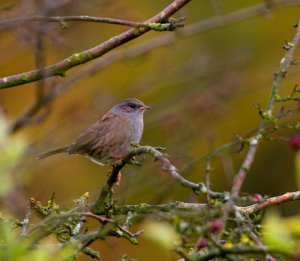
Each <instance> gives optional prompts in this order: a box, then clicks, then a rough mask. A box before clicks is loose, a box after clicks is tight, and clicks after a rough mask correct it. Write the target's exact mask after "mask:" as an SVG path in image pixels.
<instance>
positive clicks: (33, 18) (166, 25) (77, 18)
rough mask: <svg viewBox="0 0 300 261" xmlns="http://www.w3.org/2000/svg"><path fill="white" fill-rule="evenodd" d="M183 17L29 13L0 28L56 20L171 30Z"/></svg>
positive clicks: (178, 25)
mask: <svg viewBox="0 0 300 261" xmlns="http://www.w3.org/2000/svg"><path fill="white" fill-rule="evenodd" d="M183 21H184V18H183V17H180V18H179V19H178V20H177V21H176V23H175V20H171V22H163V23H159V22H157V23H154V22H153V23H151V22H135V21H128V20H122V19H114V18H108V17H96V16H88V15H71V16H41V15H30V16H22V17H17V18H12V19H8V20H4V21H1V22H0V30H3V29H5V28H9V27H11V26H16V25H19V24H22V23H24V22H58V23H61V24H62V26H66V25H65V23H66V22H93V23H106V24H115V25H125V26H130V27H142V28H148V29H150V30H155V31H172V30H174V29H175V28H177V27H181V26H183V25H184V24H183Z"/></svg>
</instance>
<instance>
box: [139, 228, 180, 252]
mask: <svg viewBox="0 0 300 261" xmlns="http://www.w3.org/2000/svg"><path fill="white" fill-rule="evenodd" d="M143 229H144V233H143V237H145V238H147V239H149V240H151V241H154V242H156V243H158V244H159V245H160V246H162V247H163V248H165V249H166V250H172V249H174V247H175V246H176V245H178V244H179V243H180V236H179V234H177V233H176V231H175V228H174V227H172V226H171V225H170V224H168V223H164V222H151V223H150V222H149V223H146V224H145V225H144V226H143Z"/></svg>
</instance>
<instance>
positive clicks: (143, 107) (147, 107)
mask: <svg viewBox="0 0 300 261" xmlns="http://www.w3.org/2000/svg"><path fill="white" fill-rule="evenodd" d="M149 109H151V107H150V106H147V105H145V104H144V105H143V106H142V107H141V110H142V111H146V110H149Z"/></svg>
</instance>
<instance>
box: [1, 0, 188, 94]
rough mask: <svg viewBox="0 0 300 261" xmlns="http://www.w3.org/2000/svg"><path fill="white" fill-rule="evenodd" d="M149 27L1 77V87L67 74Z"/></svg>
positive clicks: (181, 0)
mask: <svg viewBox="0 0 300 261" xmlns="http://www.w3.org/2000/svg"><path fill="white" fill-rule="evenodd" d="M188 2H190V0H174V1H173V2H172V3H171V4H170V5H168V6H167V7H166V8H165V9H164V10H162V11H161V12H160V13H159V14H157V15H155V16H153V17H152V18H150V19H149V20H147V21H146V22H145V23H148V24H150V23H160V22H163V21H166V20H167V19H168V18H169V17H170V16H171V15H173V14H174V13H175V12H177V11H178V10H179V9H181V8H182V7H183V6H185V5H186V4H187V3H188ZM175 23H176V22H175ZM149 30H150V29H149V28H145V27H143V28H139V29H136V28H134V29H130V30H128V31H126V32H124V33H122V34H120V35H117V36H114V37H112V38H110V39H109V40H107V41H105V42H103V43H101V44H99V45H97V46H95V47H93V48H91V49H88V50H85V51H82V52H80V53H76V54H72V55H71V56H69V57H67V58H65V59H64V60H62V61H60V62H58V63H56V64H53V65H50V66H47V67H44V68H39V69H37V70H32V71H29V72H25V73H21V74H17V75H12V76H7V77H4V78H0V89H5V88H10V87H13V86H16V85H21V84H25V83H29V82H33V81H38V80H40V79H44V78H47V77H53V76H65V73H66V72H67V71H68V70H69V69H71V68H73V67H75V66H77V65H80V64H83V63H86V62H88V61H91V60H93V59H96V58H98V57H101V56H102V55H104V54H106V53H107V52H109V51H110V50H112V49H114V48H116V47H118V46H120V45H122V44H124V43H127V42H128V41H130V40H133V39H135V38H137V37H139V36H141V35H143V34H144V33H146V32H148V31H149Z"/></svg>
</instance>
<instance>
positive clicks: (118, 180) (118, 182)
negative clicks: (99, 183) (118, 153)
mask: <svg viewBox="0 0 300 261" xmlns="http://www.w3.org/2000/svg"><path fill="white" fill-rule="evenodd" d="M111 172H112V171H111V170H110V171H109V172H108V173H107V176H108V177H110V175H111ZM121 179H122V173H121V171H119V173H118V175H117V178H116V182H115V185H116V186H120V183H121Z"/></svg>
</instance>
